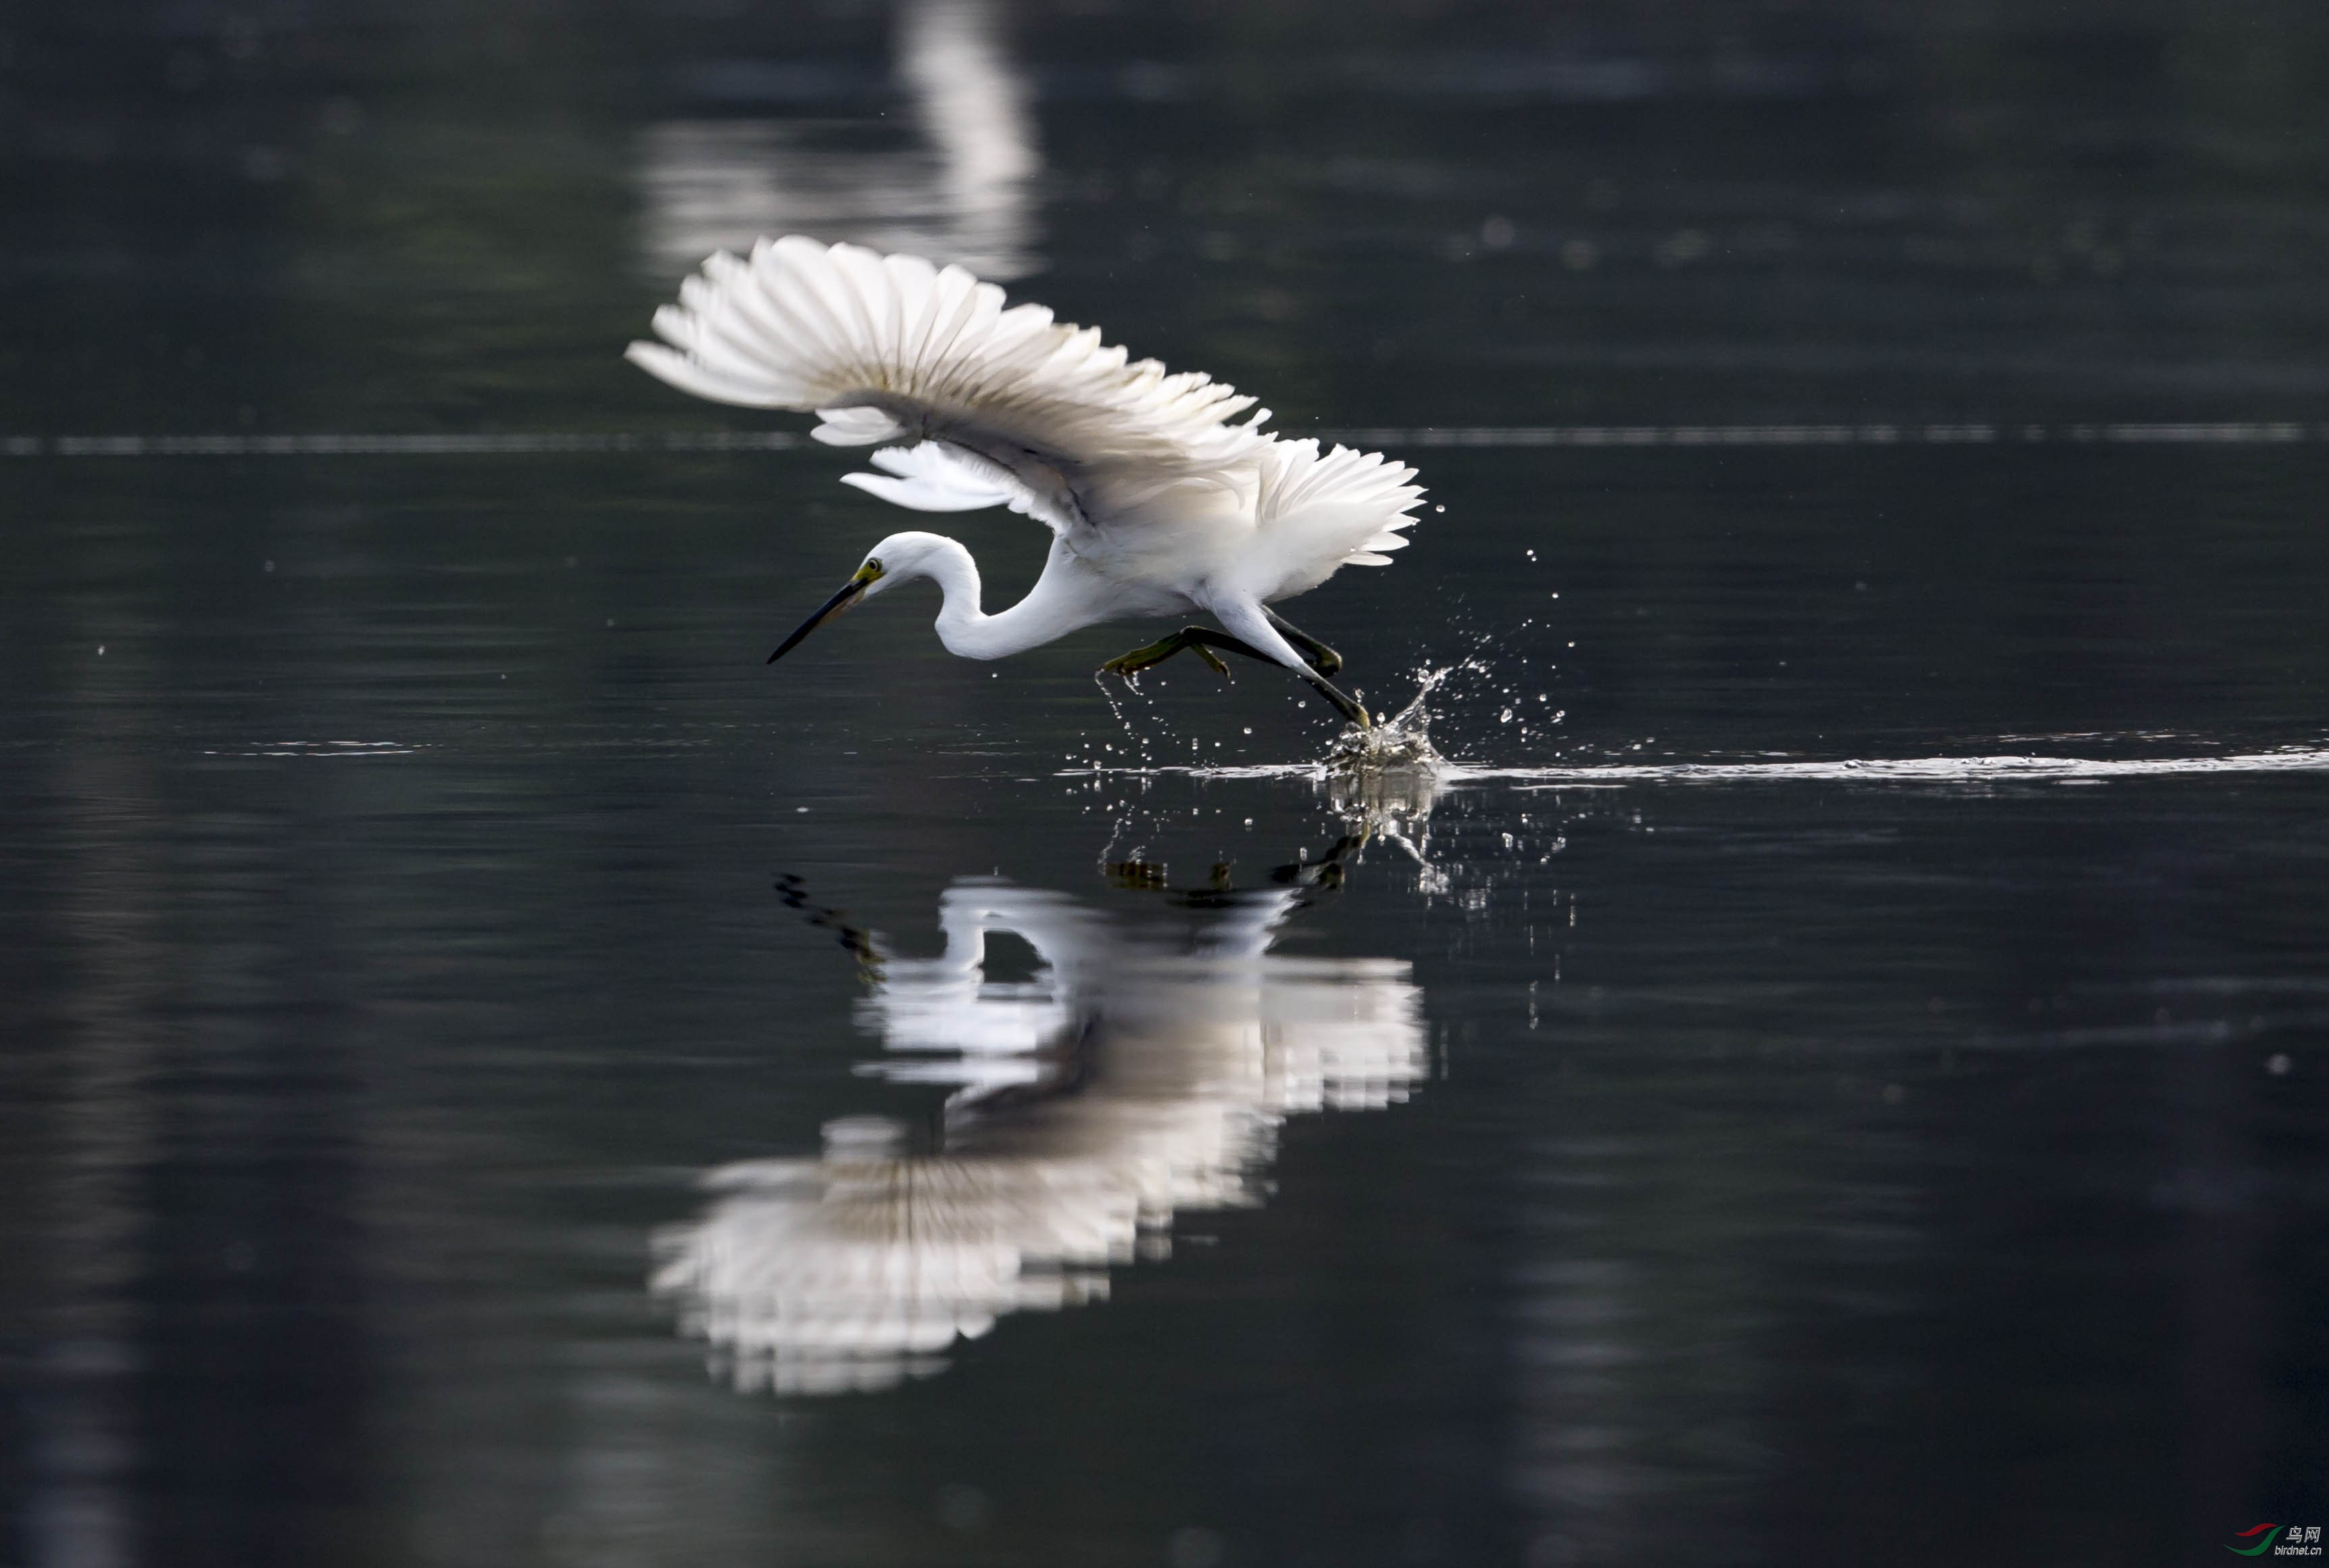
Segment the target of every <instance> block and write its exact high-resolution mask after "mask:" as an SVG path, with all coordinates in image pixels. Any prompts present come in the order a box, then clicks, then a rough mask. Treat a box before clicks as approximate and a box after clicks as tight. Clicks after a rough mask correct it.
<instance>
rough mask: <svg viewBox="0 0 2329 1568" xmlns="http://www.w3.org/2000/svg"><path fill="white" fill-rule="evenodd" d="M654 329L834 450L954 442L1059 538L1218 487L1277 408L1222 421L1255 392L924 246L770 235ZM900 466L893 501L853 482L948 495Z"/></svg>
mask: <svg viewBox="0 0 2329 1568" xmlns="http://www.w3.org/2000/svg"><path fill="white" fill-rule="evenodd" d="M655 331H656V333H657V335H660V336H661V337H662V338H663V340H664V341H663V342H662V343H635V344H633V345H631V347H630V350H629V357H630V359H631V360H632V361H633V362H634V363H635V364H638V365H639V366H640V367H641V368H643V369H645V370H646V371H648V372H650V373H653V374H655V375H656V376H659V377H661V378H662V379H663V380H665V381H666V382H669V383H671V384H672V385H674V386H675V387H678V388H680V389H682V390H683V391H685V392H693V393H695V394H696V395H697V396H699V397H705V398H710V399H712V400H713V401H718V402H726V403H736V404H741V405H743V406H746V407H750V408H782V409H795V410H800V411H810V410H814V411H816V413H817V415H818V418H819V419H820V420H821V421H822V422H821V423H820V424H819V425H818V427H817V429H816V431H815V432H814V433H815V435H816V439H819V440H821V441H825V442H828V443H831V444H833V445H836V446H872V445H879V444H881V443H883V442H891V441H897V442H904V443H909V444H910V443H915V442H921V441H928V440H933V439H935V440H938V441H944V442H946V443H948V444H949V445H951V446H953V447H955V448H957V449H960V451H961V452H963V453H965V454H968V455H975V456H976V458H982V459H984V460H985V462H987V463H989V464H993V465H995V467H997V468H1000V469H1002V470H1003V471H1004V474H1005V475H1007V476H1008V477H1009V478H1010V479H1012V480H1013V481H1014V482H1015V484H1016V486H1017V487H1018V489H1019V491H1020V492H1021V494H1020V495H1018V496H1014V497H1012V499H1014V500H1017V501H1020V502H1023V505H1022V506H1021V509H1022V510H1025V511H1027V512H1029V513H1030V514H1031V515H1034V516H1037V517H1040V518H1042V520H1043V521H1044V522H1046V523H1049V524H1051V526H1052V527H1053V528H1055V529H1058V530H1060V531H1061V532H1063V533H1064V532H1070V531H1072V530H1075V529H1079V528H1081V527H1083V526H1087V525H1088V524H1089V519H1090V517H1091V516H1093V515H1102V516H1105V515H1108V514H1110V513H1113V512H1116V511H1118V510H1121V509H1123V508H1126V507H1129V506H1133V505H1137V504H1138V503H1139V502H1140V501H1142V500H1145V499H1146V498H1148V497H1150V496H1155V494H1157V493H1158V492H1160V491H1161V490H1164V489H1165V488H1168V487H1171V486H1176V485H1180V484H1185V483H1187V482H1189V481H1190V480H1192V479H1197V480H1201V481H1202V480H1204V479H1208V478H1211V479H1213V480H1214V481H1215V482H1222V480H1221V476H1223V475H1224V474H1225V472H1226V471H1227V470H1229V469H1231V468H1235V467H1237V466H1238V465H1239V464H1240V461H1241V460H1243V459H1248V458H1250V457H1251V456H1252V455H1253V454H1254V453H1255V452H1256V451H1257V450H1258V449H1260V448H1262V447H1263V446H1265V445H1266V444H1267V441H1268V438H1266V437H1264V436H1263V435H1262V434H1261V433H1260V432H1259V430H1258V429H1256V427H1257V426H1259V424H1260V422H1261V421H1262V420H1264V419H1265V418H1267V417H1268V412H1267V411H1259V412H1257V413H1256V414H1254V415H1253V417H1252V418H1251V419H1250V420H1248V421H1247V422H1245V423H1243V424H1239V425H1231V424H1230V423H1229V422H1228V421H1229V420H1230V419H1231V417H1232V416H1233V415H1236V414H1240V413H1242V412H1244V411H1246V410H1248V409H1249V408H1251V407H1252V406H1253V401H1254V400H1253V399H1251V398H1249V397H1241V396H1240V395H1238V393H1237V392H1236V390H1235V389H1234V388H1231V387H1228V386H1223V385H1221V384H1220V383H1216V382H1214V381H1212V380H1211V379H1209V378H1208V377H1206V376H1203V375H1201V374H1197V373H1182V374H1179V375H1171V374H1167V373H1165V367H1164V366H1163V365H1161V364H1158V363H1156V362H1155V360H1137V361H1134V360H1130V359H1128V357H1127V354H1126V353H1125V351H1124V350H1123V349H1122V348H1120V347H1109V346H1106V345H1102V344H1101V342H1100V339H1099V330H1098V328H1097V327H1088V328H1078V327H1074V326H1062V325H1060V324H1058V323H1055V322H1054V321H1053V320H1052V319H1051V312H1050V311H1049V310H1046V309H1044V308H1043V307H1042V306H1038V305H1021V306H1017V307H1012V308H1009V309H1005V308H1004V304H1003V291H1002V290H1001V289H1000V288H995V286H994V285H993V284H991V283H981V282H979V281H978V280H977V279H975V278H973V277H972V276H971V275H970V274H969V273H967V272H966V271H964V270H963V269H960V268H959V267H946V268H938V267H933V266H931V265H930V263H929V262H928V261H925V260H921V259H920V258H919V257H915V256H887V257H884V256H878V255H876V254H875V253H874V252H872V251H871V250H863V249H862V248H860V247H858V246H854V245H833V246H825V245H822V244H819V243H817V242H816V241H814V240H808V239H805V238H802V237H800V236H798V235H795V236H791V237H789V238H787V239H783V240H778V241H766V240H764V241H761V242H760V243H759V245H757V246H755V247H754V248H753V251H752V259H751V260H750V261H749V262H748V261H742V260H738V259H737V258H735V257H733V256H731V255H728V254H726V253H725V252H722V253H721V254H719V255H716V256H713V257H712V259H711V260H707V261H706V262H705V263H704V264H703V270H702V273H701V274H700V275H699V276H697V277H693V278H690V279H687V281H686V282H685V283H684V285H683V286H682V287H681V289H680V302H679V304H677V305H676V306H665V307H663V308H662V309H661V310H658V311H657V312H655ZM892 471H893V472H896V471H897V470H894V469H893V470H892ZM900 477H901V478H903V479H905V480H906V485H905V486H902V487H900V489H899V490H898V492H897V493H896V494H892V493H891V491H890V490H889V489H887V488H880V489H877V488H875V486H877V485H879V484H880V483H881V481H880V480H879V478H878V477H877V476H872V475H867V476H863V479H861V480H858V481H853V482H856V483H859V485H860V487H861V488H866V489H872V490H873V492H874V493H875V494H877V495H882V496H883V497H884V498H885V499H898V498H899V496H900V495H914V496H930V497H935V496H937V495H938V488H937V487H935V486H934V485H933V484H932V482H931V476H930V475H929V474H925V473H920V472H917V473H916V474H914V475H902V474H901V475H900ZM947 487H948V488H951V489H954V490H961V489H963V488H964V486H961V485H958V484H954V483H953V482H952V480H951V479H949V480H948V486H947ZM901 504H903V505H921V503H920V502H919V501H904V502H902V503H901ZM923 509H925V510H928V509H931V508H929V507H926V506H925V507H923Z"/></svg>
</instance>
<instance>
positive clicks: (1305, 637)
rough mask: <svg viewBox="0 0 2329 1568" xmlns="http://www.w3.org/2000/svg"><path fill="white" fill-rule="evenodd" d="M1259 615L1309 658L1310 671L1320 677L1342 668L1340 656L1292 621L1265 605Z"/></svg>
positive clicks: (1341, 657)
mask: <svg viewBox="0 0 2329 1568" xmlns="http://www.w3.org/2000/svg"><path fill="white" fill-rule="evenodd" d="M1261 613H1262V614H1264V615H1266V616H1268V617H1269V624H1270V625H1272V626H1274V627H1276V628H1278V634H1279V635H1280V636H1282V637H1284V638H1286V640H1287V642H1290V643H1292V644H1293V645H1294V646H1295V647H1297V648H1300V649H1301V650H1302V651H1303V652H1304V653H1306V654H1307V655H1309V656H1310V667H1311V668H1312V669H1314V670H1316V671H1317V672H1318V673H1319V674H1320V675H1333V674H1334V672H1335V671H1336V670H1339V669H1341V668H1342V667H1343V656H1342V655H1341V654H1338V653H1336V652H1335V651H1334V649H1333V648H1330V647H1327V646H1326V645H1325V643H1323V642H1320V641H1319V640H1318V639H1317V638H1315V637H1312V636H1311V635H1310V634H1309V633H1308V632H1306V631H1304V630H1303V629H1302V628H1300V627H1297V626H1296V625H1295V624H1294V623H1293V622H1292V621H1290V620H1288V619H1286V618H1285V617H1284V616H1282V615H1280V614H1278V612H1277V611H1276V610H1274V609H1270V608H1269V606H1268V605H1266V604H1265V605H1263V606H1262V607H1261Z"/></svg>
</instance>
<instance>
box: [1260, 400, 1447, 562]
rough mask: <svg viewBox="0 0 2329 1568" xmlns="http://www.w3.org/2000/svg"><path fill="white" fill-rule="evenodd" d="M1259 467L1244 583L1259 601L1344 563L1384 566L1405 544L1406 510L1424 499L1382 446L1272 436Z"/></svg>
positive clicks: (1408, 519) (1408, 472)
mask: <svg viewBox="0 0 2329 1568" xmlns="http://www.w3.org/2000/svg"><path fill="white" fill-rule="evenodd" d="M1258 471H1259V496H1257V498H1256V503H1255V506H1254V534H1255V543H1256V545H1257V547H1258V548H1256V549H1255V551H1254V552H1253V553H1251V555H1250V556H1249V561H1250V563H1251V568H1252V571H1253V573H1254V575H1253V577H1252V578H1251V579H1250V580H1249V581H1248V582H1247V583H1246V585H1245V586H1247V587H1249V589H1251V590H1253V591H1254V592H1255V593H1257V594H1258V595H1259V596H1260V597H1261V598H1263V599H1265V600H1267V599H1279V598H1287V597H1291V596H1292V595H1294V594H1297V593H1306V592H1307V591H1308V590H1311V589H1313V588H1315V587H1317V586H1318V585H1319V584H1320V583H1322V582H1324V581H1326V579H1327V578H1329V577H1332V576H1333V575H1334V572H1335V571H1336V570H1337V569H1338V568H1341V567H1344V566H1388V565H1390V564H1391V556H1390V552H1391V551H1393V550H1404V549H1406V548H1407V545H1408V541H1407V539H1406V538H1405V537H1403V536H1402V535H1401V534H1400V530H1401V529H1402V528H1405V527H1406V526H1408V524H1411V523H1413V522H1414V521H1415V519H1414V518H1412V517H1410V516H1409V515H1408V514H1409V513H1410V512H1411V511H1413V510H1414V509H1415V508H1416V507H1417V506H1418V505H1421V504H1422V501H1423V491H1422V489H1421V488H1420V487H1419V486H1415V485H1411V484H1410V483H1409V482H1408V481H1410V479H1413V478H1414V477H1415V470H1414V469H1413V468H1408V467H1406V466H1405V465H1404V464H1401V463H1396V462H1393V461H1392V460H1391V459H1390V458H1386V457H1384V456H1383V455H1382V454H1381V452H1358V451H1353V450H1352V449H1350V448H1348V447H1336V448H1334V449H1333V450H1331V451H1328V452H1325V453H1321V452H1320V451H1319V449H1318V443H1317V442H1316V441H1315V440H1301V441H1272V442H1270V443H1269V444H1268V446H1267V447H1265V448H1264V449H1262V451H1261V452H1260V454H1259V462H1258Z"/></svg>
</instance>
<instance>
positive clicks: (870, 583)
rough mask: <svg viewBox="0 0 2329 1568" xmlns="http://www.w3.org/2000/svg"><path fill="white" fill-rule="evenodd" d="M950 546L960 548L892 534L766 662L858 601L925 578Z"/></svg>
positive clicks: (922, 537)
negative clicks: (935, 559) (932, 562)
mask: <svg viewBox="0 0 2329 1568" xmlns="http://www.w3.org/2000/svg"><path fill="white" fill-rule="evenodd" d="M949 545H952V546H953V548H955V549H957V550H958V549H960V548H961V546H960V545H956V544H954V543H953V541H951V540H948V539H943V538H940V537H939V536H938V534H891V535H890V537H888V538H887V539H884V540H883V541H882V543H879V544H876V545H875V546H873V548H872V549H871V550H869V551H867V552H866V553H865V561H864V563H863V565H861V566H859V567H858V569H857V571H856V572H855V573H854V574H853V576H851V578H850V579H849V581H846V582H844V583H843V584H842V585H841V591H840V592H838V593H836V594H834V596H833V597H832V598H831V599H828V600H825V602H824V603H823V604H821V605H819V606H818V607H817V610H816V614H815V615H812V616H810V617H809V618H808V619H806V620H805V621H803V622H801V624H800V626H799V628H797V630H795V631H794V633H793V634H792V636H790V637H788V638H785V640H784V642H783V643H782V645H780V646H779V647H778V649H777V651H776V652H774V653H772V654H770V655H769V656H768V662H769V663H770V664H774V663H776V662H777V661H778V659H780V658H782V657H784V656H786V655H787V654H788V653H790V652H792V651H793V649H795V648H797V647H799V646H800V645H801V643H802V641H803V640H804V639H805V638H807V636H808V634H809V633H811V632H813V631H815V630H816V628H818V627H821V626H823V625H824V624H825V622H826V621H828V620H831V619H834V617H836V616H838V615H840V614H842V613H843V612H844V610H846V609H849V608H850V606H852V605H853V604H855V603H856V602H857V601H858V600H861V599H871V598H872V597H873V596H874V595H875V594H877V593H882V592H885V591H887V590H889V589H890V588H891V587H892V586H893V585H895V584H897V583H900V582H904V581H909V580H910V579H912V578H916V577H924V576H928V575H929V561H930V558H931V557H932V556H933V555H936V554H938V553H939V552H940V551H942V550H944V549H946V548H948V546H949Z"/></svg>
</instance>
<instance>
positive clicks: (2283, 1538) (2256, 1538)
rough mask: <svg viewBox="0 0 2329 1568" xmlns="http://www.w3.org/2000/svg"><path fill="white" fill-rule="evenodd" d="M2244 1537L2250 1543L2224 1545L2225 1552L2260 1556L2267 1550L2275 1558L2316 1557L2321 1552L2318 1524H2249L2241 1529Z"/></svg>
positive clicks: (2244, 1555)
mask: <svg viewBox="0 0 2329 1568" xmlns="http://www.w3.org/2000/svg"><path fill="white" fill-rule="evenodd" d="M2240 1537H2241V1539H2243V1540H2246V1541H2249V1542H2251V1543H2252V1544H2249V1545H2246V1546H2227V1547H2225V1548H2224V1550H2225V1551H2227V1552H2237V1553H2238V1554H2240V1555H2241V1556H2243V1557H2261V1556H2263V1555H2264V1554H2267V1553H2270V1554H2272V1555H2274V1556H2276V1557H2318V1556H2320V1555H2321V1526H2320V1525H2249V1527H2248V1528H2247V1529H2245V1530H2242V1531H2241V1532H2240Z"/></svg>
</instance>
